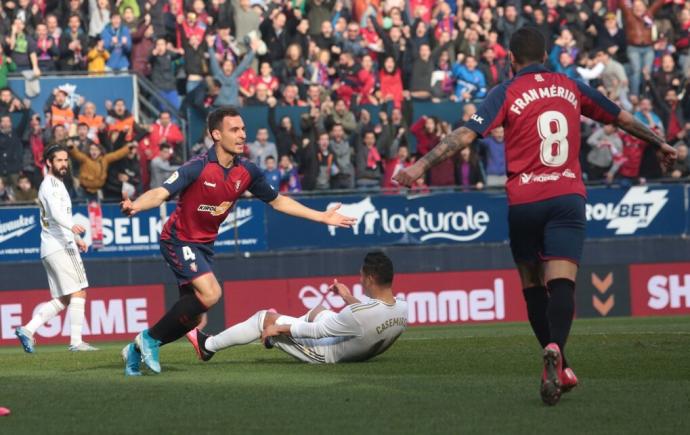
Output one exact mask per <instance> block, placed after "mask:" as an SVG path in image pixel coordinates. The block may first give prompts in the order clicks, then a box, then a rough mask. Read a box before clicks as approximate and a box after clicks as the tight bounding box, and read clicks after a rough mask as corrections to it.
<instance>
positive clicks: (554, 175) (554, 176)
mask: <svg viewBox="0 0 690 435" xmlns="http://www.w3.org/2000/svg"><path fill="white" fill-rule="evenodd" d="M574 175H575V174H573V176H574ZM568 177H569V176H568ZM560 179H561V174H559V173H558V172H551V173H547V174H535V173H534V172H530V173H528V174H527V173H522V174H520V184H530V183H548V182H550V181H558V180H560Z"/></svg>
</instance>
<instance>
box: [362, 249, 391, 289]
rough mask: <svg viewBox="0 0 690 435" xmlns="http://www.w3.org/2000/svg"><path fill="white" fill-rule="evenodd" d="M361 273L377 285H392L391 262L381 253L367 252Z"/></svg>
mask: <svg viewBox="0 0 690 435" xmlns="http://www.w3.org/2000/svg"><path fill="white" fill-rule="evenodd" d="M362 273H363V274H364V276H368V277H371V278H373V279H374V281H376V283H377V284H379V285H391V284H393V262H392V261H391V259H390V258H388V256H387V255H386V254H384V253H383V252H381V251H372V252H369V253H368V254H367V255H366V256H365V257H364V264H362Z"/></svg>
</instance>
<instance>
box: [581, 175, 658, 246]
mask: <svg viewBox="0 0 690 435" xmlns="http://www.w3.org/2000/svg"><path fill="white" fill-rule="evenodd" d="M667 196H668V190H666V189H659V190H649V188H648V187H647V186H635V187H631V188H630V189H629V190H628V191H627V192H626V194H625V196H623V198H621V200H620V202H619V203H618V204H614V203H596V204H587V209H586V210H587V220H588V221H592V220H593V221H604V220H607V221H609V223H608V224H607V225H606V228H607V229H614V230H616V232H615V234H618V235H631V234H635V232H636V231H637V230H639V229H641V228H647V227H648V226H649V225H650V224H651V223H652V222H653V221H654V218H656V216H657V215H658V214H659V212H660V211H661V210H662V209H663V208H664V206H665V205H666V203H667V202H668V197H667Z"/></svg>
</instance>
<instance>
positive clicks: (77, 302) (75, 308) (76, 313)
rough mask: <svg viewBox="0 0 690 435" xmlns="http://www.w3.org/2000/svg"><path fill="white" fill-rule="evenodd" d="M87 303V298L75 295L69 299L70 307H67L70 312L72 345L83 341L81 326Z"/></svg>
mask: <svg viewBox="0 0 690 435" xmlns="http://www.w3.org/2000/svg"><path fill="white" fill-rule="evenodd" d="M85 305H86V299H84V298H74V297H73V298H72V299H70V301H69V308H67V312H68V313H69V331H70V344H71V345H72V346H76V345H78V344H80V343H81V342H82V339H81V328H82V325H83V324H84V306H85Z"/></svg>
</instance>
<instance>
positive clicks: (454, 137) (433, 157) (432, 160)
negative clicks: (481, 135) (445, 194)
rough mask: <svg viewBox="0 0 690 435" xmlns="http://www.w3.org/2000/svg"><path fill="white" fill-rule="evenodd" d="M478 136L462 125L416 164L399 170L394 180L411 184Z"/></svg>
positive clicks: (403, 183) (407, 184)
mask: <svg viewBox="0 0 690 435" xmlns="http://www.w3.org/2000/svg"><path fill="white" fill-rule="evenodd" d="M476 138H477V133H475V132H474V131H472V130H470V129H469V128H467V127H460V128H458V129H456V130H453V131H452V132H450V133H448V135H446V137H444V138H443V139H442V140H441V142H439V144H438V145H436V146H435V147H434V148H433V149H432V150H431V151H429V152H428V153H426V154H425V155H424V157H422V158H421V159H419V160H417V162H415V164H414V165H412V166H410V167H408V168H406V169H403V170H401V171H399V172H398V173H397V174H396V175H395V176H394V177H393V180H394V181H396V182H398V183H399V184H402V185H404V186H411V185H412V183H414V182H415V180H417V179H418V178H419V177H421V176H422V175H424V173H425V172H427V171H428V170H429V169H431V168H433V167H434V166H436V165H438V164H439V163H441V162H443V161H444V160H447V159H449V158H450V157H452V156H453V155H455V153H457V152H458V151H460V150H461V149H463V148H465V147H466V146H469V145H470V144H471V143H472V142H474V140H475V139H476Z"/></svg>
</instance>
